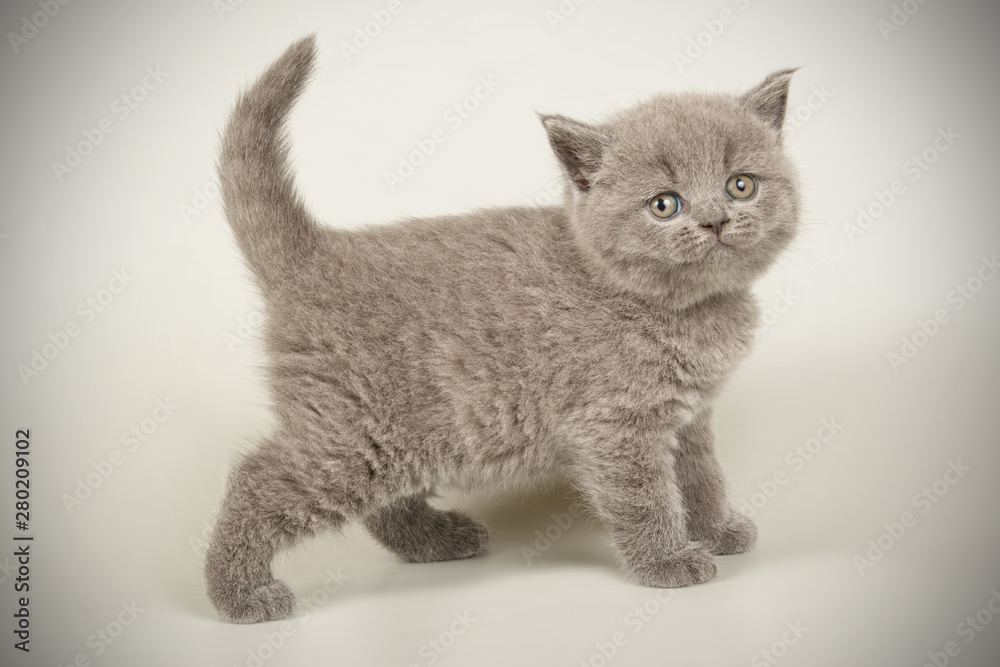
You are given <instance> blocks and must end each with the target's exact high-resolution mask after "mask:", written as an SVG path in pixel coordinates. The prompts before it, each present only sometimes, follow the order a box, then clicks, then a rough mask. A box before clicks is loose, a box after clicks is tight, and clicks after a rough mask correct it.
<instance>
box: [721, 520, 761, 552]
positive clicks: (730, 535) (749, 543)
mask: <svg viewBox="0 0 1000 667" xmlns="http://www.w3.org/2000/svg"><path fill="white" fill-rule="evenodd" d="M756 541H757V526H756V525H754V522H753V521H752V520H751V519H750V517H748V516H746V515H745V514H743V513H741V512H738V511H736V510H733V513H732V517H731V518H730V519H729V523H728V524H727V525H726V527H725V528H723V529H722V531H721V532H720V533H719V536H718V537H717V538H716V542H715V546H714V547H713V549H712V553H714V554H717V555H719V556H727V555H729V554H741V553H743V552H744V551H749V550H750V549H751V548H752V547H753V545H754V543H755V542H756Z"/></svg>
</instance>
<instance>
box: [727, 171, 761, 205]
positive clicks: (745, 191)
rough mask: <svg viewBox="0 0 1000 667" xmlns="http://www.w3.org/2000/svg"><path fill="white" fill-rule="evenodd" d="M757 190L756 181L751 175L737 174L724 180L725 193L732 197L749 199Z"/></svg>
mask: <svg viewBox="0 0 1000 667" xmlns="http://www.w3.org/2000/svg"><path fill="white" fill-rule="evenodd" d="M756 191H757V182H756V181H755V180H753V176H748V175H747V174H737V175H736V176H733V177H732V178H730V179H729V180H728V181H726V194H727V195H729V196H730V197H732V198H733V199H750V197H753V193H754V192H756Z"/></svg>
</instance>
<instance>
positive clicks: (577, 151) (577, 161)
mask: <svg viewBox="0 0 1000 667" xmlns="http://www.w3.org/2000/svg"><path fill="white" fill-rule="evenodd" d="M539 118H541V120H542V125H544V126H545V131H546V132H548V134H549V143H550V144H552V150H554V151H555V153H556V157H558V158H559V161H560V162H562V165H563V168H564V169H565V170H566V174H567V175H568V176H569V178H570V180H571V181H572V182H573V185H574V186H576V188H577V189H578V190H580V191H581V192H583V191H586V190H588V189H590V185H591V183H593V178H594V174H596V173H597V170H598V169H600V168H601V160H602V159H603V156H604V150H605V149H606V148H607V147H608V145H609V144H610V143H611V137H609V136H608V135H606V134H604V133H603V132H601V131H600V130H598V129H597V128H596V127H594V126H592V125H587V124H586V123H581V122H578V121H575V120H572V119H569V118H566V117H565V116H543V115H539Z"/></svg>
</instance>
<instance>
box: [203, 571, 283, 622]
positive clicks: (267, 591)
mask: <svg viewBox="0 0 1000 667" xmlns="http://www.w3.org/2000/svg"><path fill="white" fill-rule="evenodd" d="M213 602H214V603H215V607H216V609H218V610H219V613H220V614H221V615H222V617H223V618H225V619H226V620H227V621H229V622H230V623H262V622H264V621H276V620H278V619H281V618H285V617H286V616H289V615H290V614H291V613H292V610H293V609H294V608H295V595H294V594H293V593H292V591H291V589H290V588H288V584H286V583H285V582H283V581H277V580H275V581H272V582H271V583H269V584H265V585H263V586H258V587H257V588H253V589H249V590H247V589H236V588H234V589H230V590H227V591H225V592H223V593H221V594H220V595H219V596H218V597H217V598H216V599H214V600H213Z"/></svg>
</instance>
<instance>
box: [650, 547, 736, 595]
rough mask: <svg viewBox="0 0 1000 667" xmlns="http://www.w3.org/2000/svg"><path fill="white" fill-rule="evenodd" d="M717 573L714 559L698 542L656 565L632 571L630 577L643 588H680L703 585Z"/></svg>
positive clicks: (666, 557)
mask: <svg viewBox="0 0 1000 667" xmlns="http://www.w3.org/2000/svg"><path fill="white" fill-rule="evenodd" d="M717 572H718V568H717V567H716V565H715V559H714V558H713V557H712V554H711V553H709V551H708V549H706V548H705V547H704V546H702V545H701V543H699V542H691V543H690V544H688V545H687V546H686V547H684V548H683V549H680V550H679V551H675V552H674V553H671V554H668V555H666V556H665V557H663V559H662V560H660V561H658V562H656V563H652V564H650V565H647V566H642V567H639V568H635V569H633V571H632V575H633V576H634V577H635V580H636V581H638V582H639V583H640V584H643V585H644V586H654V587H656V588H680V587H682V586H691V585H693V584H701V583H704V582H706V581H708V580H709V579H712V578H713V577H714V576H715V575H716V573H717Z"/></svg>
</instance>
